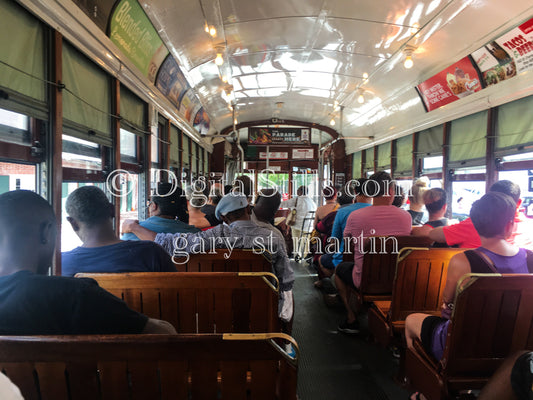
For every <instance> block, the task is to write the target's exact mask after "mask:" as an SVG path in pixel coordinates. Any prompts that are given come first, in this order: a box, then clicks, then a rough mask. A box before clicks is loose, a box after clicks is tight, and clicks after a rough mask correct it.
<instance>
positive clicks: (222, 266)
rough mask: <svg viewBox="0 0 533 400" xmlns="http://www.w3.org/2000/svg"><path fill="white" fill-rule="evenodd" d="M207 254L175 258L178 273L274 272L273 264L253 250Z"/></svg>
mask: <svg viewBox="0 0 533 400" xmlns="http://www.w3.org/2000/svg"><path fill="white" fill-rule="evenodd" d="M205 253H206V254H189V255H188V258H187V257H173V258H172V261H174V265H175V267H176V269H177V270H178V272H272V263H271V262H270V260H269V259H268V258H267V257H265V256H264V255H263V254H255V253H254V252H253V250H251V249H233V250H229V249H213V250H209V251H206V252H205Z"/></svg>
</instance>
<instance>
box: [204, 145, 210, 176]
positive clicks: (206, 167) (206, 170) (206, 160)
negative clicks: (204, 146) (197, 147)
mask: <svg viewBox="0 0 533 400" xmlns="http://www.w3.org/2000/svg"><path fill="white" fill-rule="evenodd" d="M204 174H205V175H207V174H209V153H208V152H207V150H205V152H204Z"/></svg>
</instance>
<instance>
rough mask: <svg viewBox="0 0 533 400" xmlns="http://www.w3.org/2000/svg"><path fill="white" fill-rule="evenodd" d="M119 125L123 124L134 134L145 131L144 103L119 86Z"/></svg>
mask: <svg viewBox="0 0 533 400" xmlns="http://www.w3.org/2000/svg"><path fill="white" fill-rule="evenodd" d="M120 116H121V117H122V120H121V121H120V123H121V124H125V125H127V126H128V127H130V128H133V129H132V131H133V132H134V133H136V134H144V132H145V131H146V103H144V102H143V101H142V100H141V99H140V98H138V97H137V96H135V95H134V94H133V93H132V92H131V91H129V90H128V89H126V88H125V87H124V86H122V85H121V86H120Z"/></svg>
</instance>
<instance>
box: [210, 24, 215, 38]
mask: <svg viewBox="0 0 533 400" xmlns="http://www.w3.org/2000/svg"><path fill="white" fill-rule="evenodd" d="M209 34H210V35H211V37H215V36H216V35H217V30H216V29H215V27H214V26H213V25H211V26H210V27H209Z"/></svg>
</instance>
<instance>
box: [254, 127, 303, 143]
mask: <svg viewBox="0 0 533 400" xmlns="http://www.w3.org/2000/svg"><path fill="white" fill-rule="evenodd" d="M248 143H249V144H264V145H271V144H311V130H310V129H309V128H250V129H248Z"/></svg>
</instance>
